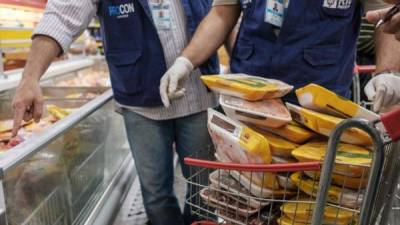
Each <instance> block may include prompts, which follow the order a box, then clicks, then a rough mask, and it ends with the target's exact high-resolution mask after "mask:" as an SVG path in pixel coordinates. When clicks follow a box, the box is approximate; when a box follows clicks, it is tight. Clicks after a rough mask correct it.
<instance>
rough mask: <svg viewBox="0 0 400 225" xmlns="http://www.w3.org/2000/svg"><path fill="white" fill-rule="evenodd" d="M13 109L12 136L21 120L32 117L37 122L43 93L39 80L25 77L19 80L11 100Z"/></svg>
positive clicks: (19, 125)
mask: <svg viewBox="0 0 400 225" xmlns="http://www.w3.org/2000/svg"><path fill="white" fill-rule="evenodd" d="M12 107H13V109H14V128H13V131H12V137H15V136H16V135H17V134H18V130H19V129H20V127H21V124H22V121H23V120H24V121H25V122H28V121H30V120H32V119H34V121H35V122H39V121H40V118H41V117H42V113H43V94H42V90H41V89H40V85H39V82H38V81H37V80H35V79H32V78H29V77H25V78H23V79H22V80H21V82H20V84H19V86H18V88H17V90H16V92H15V96H14V99H13V102H12Z"/></svg>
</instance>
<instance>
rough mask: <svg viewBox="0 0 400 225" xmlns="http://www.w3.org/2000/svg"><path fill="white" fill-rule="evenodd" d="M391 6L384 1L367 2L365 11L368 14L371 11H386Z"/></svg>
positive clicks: (369, 0) (367, 0) (371, 0)
mask: <svg viewBox="0 0 400 225" xmlns="http://www.w3.org/2000/svg"><path fill="white" fill-rule="evenodd" d="M389 6H390V5H389V4H387V3H385V2H384V1H383V0H366V1H365V3H364V10H365V11H366V12H368V11H370V10H377V9H384V8H387V7H389Z"/></svg>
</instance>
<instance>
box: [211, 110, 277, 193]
mask: <svg viewBox="0 0 400 225" xmlns="http://www.w3.org/2000/svg"><path fill="white" fill-rule="evenodd" d="M208 129H209V132H210V136H211V138H212V140H213V143H214V146H215V149H216V152H217V154H218V156H219V159H220V160H221V161H223V162H234V163H241V164H270V163H271V162H272V158H271V152H270V149H269V144H268V141H267V139H266V138H265V137H264V136H262V135H261V134H259V133H257V132H255V131H253V130H252V129H250V128H248V127H246V126H245V125H243V124H242V123H240V122H236V121H234V120H232V119H230V118H229V117H227V116H225V115H223V114H222V113H219V112H217V111H215V110H213V109H209V110H208ZM243 175H245V176H246V177H248V178H250V177H251V178H253V179H252V180H253V181H255V183H256V184H257V185H259V186H263V187H267V188H270V189H278V188H279V184H278V182H277V180H276V177H275V175H274V174H271V173H249V172H246V173H243Z"/></svg>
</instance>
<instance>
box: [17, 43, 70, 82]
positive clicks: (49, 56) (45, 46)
mask: <svg viewBox="0 0 400 225" xmlns="http://www.w3.org/2000/svg"><path fill="white" fill-rule="evenodd" d="M61 51H62V50H61V47H60V46H59V45H58V43H57V42H56V41H55V40H53V39H52V38H49V37H46V36H42V35H38V36H36V37H35V38H34V39H33V41H32V46H31V49H30V52H29V56H28V60H27V63H26V65H25V69H24V72H23V78H24V79H33V80H35V81H39V80H40V78H41V77H42V76H43V74H44V73H45V72H46V70H47V68H48V67H49V66H50V64H51V62H52V61H53V60H54V58H55V57H57V56H58V55H59V54H60V52H61Z"/></svg>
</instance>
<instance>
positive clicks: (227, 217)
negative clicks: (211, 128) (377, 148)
mask: <svg viewBox="0 0 400 225" xmlns="http://www.w3.org/2000/svg"><path fill="white" fill-rule="evenodd" d="M207 151H208V152H209V154H208V155H209V157H208V158H204V156H205V155H206V154H204V152H205V151H203V152H202V153H201V154H200V155H201V157H199V156H198V155H197V156H193V157H192V158H186V159H185V163H186V164H187V165H188V166H189V167H190V176H189V178H188V179H187V182H188V183H189V189H190V196H189V198H187V200H186V203H187V204H188V205H189V206H190V209H191V211H192V214H193V215H195V216H197V218H198V221H209V222H208V223H210V222H211V221H212V222H213V223H214V224H232V225H236V224H238V225H239V224H240V225H242V224H243V225H245V224H257V225H263V224H266V225H277V224H282V225H292V224H293V225H297V224H310V221H311V219H312V216H313V211H314V208H315V205H316V199H315V198H316V196H317V194H318V191H319V187H320V184H319V177H320V169H321V162H305V163H304V162H303V163H290V164H269V165H260V164H236V163H224V162H219V161H216V159H217V158H218V155H217V154H216V153H215V152H214V149H213V148H212V147H210V148H209V149H208V150H207ZM202 157H203V158H202ZM335 170H336V172H339V173H342V174H343V175H342V176H340V177H339V179H338V177H335V178H336V180H335V182H336V185H335V187H334V188H332V189H331V190H330V191H329V197H328V203H327V207H326V210H325V211H324V212H323V222H324V224H332V225H336V224H338V225H339V224H340V225H341V224H357V221H358V217H359V214H360V207H361V205H362V200H363V197H364V189H365V187H366V184H367V182H368V174H369V170H370V165H364V164H360V165H354V164H352V165H349V164H340V163H336V164H335ZM346 174H350V175H352V176H353V177H351V176H347V175H346ZM354 176H357V177H356V178H354ZM339 184H340V185H339ZM197 224H207V223H205V222H203V223H200V222H199V223H197Z"/></svg>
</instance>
